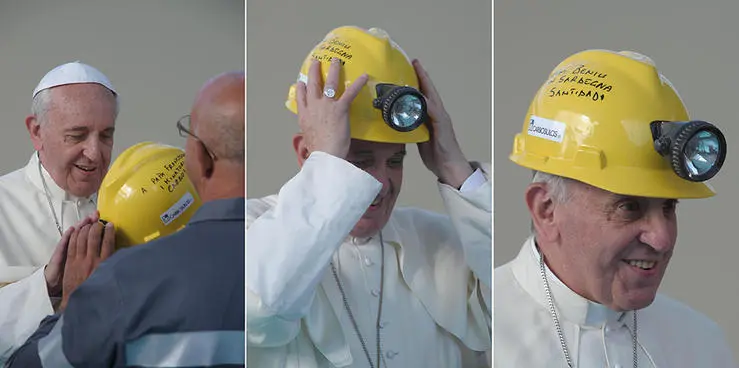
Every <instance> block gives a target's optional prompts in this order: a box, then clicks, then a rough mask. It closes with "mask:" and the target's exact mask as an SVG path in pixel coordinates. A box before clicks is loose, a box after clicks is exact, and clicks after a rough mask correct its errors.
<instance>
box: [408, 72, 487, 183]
mask: <svg viewBox="0 0 739 368" xmlns="http://www.w3.org/2000/svg"><path fill="white" fill-rule="evenodd" d="M413 67H414V68H415V69H416V74H417V75H418V82H419V85H420V89H421V93H423V94H424V96H426V103H427V109H428V115H429V121H428V122H427V123H426V125H427V126H428V129H429V131H430V134H431V139H430V140H429V141H428V142H423V143H418V153H419V154H420V155H421V159H422V160H423V163H424V165H426V168H428V169H429V170H431V172H433V173H434V175H436V177H437V178H439V180H440V181H441V182H442V183H445V184H448V185H450V186H452V187H454V188H459V187H461V186H462V184H463V183H464V182H465V180H467V178H468V177H469V176H470V175H472V173H473V172H474V170H473V168H472V166H471V165H470V163H469V161H467V158H465V156H464V153H462V149H461V148H460V147H459V143H457V138H456V137H455V135H454V128H453V127H452V119H451V118H450V117H449V114H448V113H447V111H446V110H445V109H444V105H443V104H442V102H441V97H440V96H439V93H438V92H437V91H436V87H434V84H433V83H432V82H431V78H430V77H429V75H428V73H427V72H426V70H425V69H424V68H423V67H422V66H421V63H420V62H419V61H418V60H413Z"/></svg>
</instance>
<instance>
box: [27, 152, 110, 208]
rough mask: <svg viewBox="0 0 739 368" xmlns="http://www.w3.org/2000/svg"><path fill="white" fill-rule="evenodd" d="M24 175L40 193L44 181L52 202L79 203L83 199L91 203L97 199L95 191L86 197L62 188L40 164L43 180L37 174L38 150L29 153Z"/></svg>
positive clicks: (42, 190)
mask: <svg viewBox="0 0 739 368" xmlns="http://www.w3.org/2000/svg"><path fill="white" fill-rule="evenodd" d="M25 173H26V177H28V179H29V180H30V181H31V183H33V185H35V186H36V187H37V188H38V189H39V190H40V191H41V192H42V193H44V191H45V189H44V182H46V186H47V187H48V188H49V196H51V199H52V201H53V202H62V201H74V202H77V203H81V202H84V201H91V202H93V203H95V202H96V199H97V193H93V194H92V195H90V196H88V197H77V196H75V195H72V194H70V193H68V192H67V191H65V190H64V189H62V188H61V187H60V186H59V185H58V184H57V183H56V181H54V179H53V178H52V177H51V175H50V174H49V172H48V171H47V170H46V168H45V167H44V165H41V173H42V175H43V180H44V182H42V181H41V180H42V179H41V175H39V157H38V151H34V153H33V155H31V159H30V160H29V161H28V164H27V165H26V168H25Z"/></svg>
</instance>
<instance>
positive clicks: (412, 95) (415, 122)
mask: <svg viewBox="0 0 739 368" xmlns="http://www.w3.org/2000/svg"><path fill="white" fill-rule="evenodd" d="M376 88H377V98H376V99H375V100H374V101H373V102H372V105H373V106H374V107H375V108H376V109H379V110H380V111H382V119H383V120H385V123H387V125H389V126H390V127H391V128H393V129H395V130H397V131H399V132H410V131H412V130H414V129H417V128H418V127H419V126H421V125H422V124H423V123H425V122H426V119H427V113H426V100H425V99H424V97H423V95H422V94H421V92H419V91H418V90H417V89H415V88H412V87H408V86H396V85H392V84H388V83H380V84H378V85H377V86H376Z"/></svg>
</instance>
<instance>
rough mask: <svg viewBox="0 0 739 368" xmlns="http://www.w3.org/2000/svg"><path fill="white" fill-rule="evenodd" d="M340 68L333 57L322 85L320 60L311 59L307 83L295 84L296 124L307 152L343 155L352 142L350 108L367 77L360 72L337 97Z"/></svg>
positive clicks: (342, 156)
mask: <svg viewBox="0 0 739 368" xmlns="http://www.w3.org/2000/svg"><path fill="white" fill-rule="evenodd" d="M340 70H341V62H340V61H339V60H338V59H333V60H332V62H331V66H330V68H329V72H328V76H327V78H326V81H325V84H324V82H323V78H322V75H321V63H320V62H319V61H318V60H313V62H312V64H311V66H310V69H309V71H308V82H307V85H306V84H305V83H304V82H302V81H299V82H298V83H297V86H296V87H297V88H296V92H297V105H298V124H299V125H300V129H301V130H302V132H303V135H304V139H305V141H306V143H307V146H308V150H309V151H310V152H312V151H322V152H325V153H328V154H331V155H333V156H336V157H339V158H346V155H347V154H348V152H349V145H350V142H351V138H350V134H349V108H350V106H351V103H352V101H353V100H354V98H355V97H356V96H357V94H358V93H359V91H360V90H361V89H362V87H363V86H364V85H365V84H366V83H367V79H368V78H367V75H366V74H363V75H362V76H360V77H359V78H357V79H356V80H355V81H354V82H353V83H352V84H351V85H350V86H348V87H347V88H346V91H344V93H343V94H342V95H341V97H339V98H336V96H335V95H336V94H337V93H338V90H339V85H338V84H339V73H340Z"/></svg>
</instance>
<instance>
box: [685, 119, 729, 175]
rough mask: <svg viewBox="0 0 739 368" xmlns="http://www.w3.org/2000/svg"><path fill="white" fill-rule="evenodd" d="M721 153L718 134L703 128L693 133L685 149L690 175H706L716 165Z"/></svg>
mask: <svg viewBox="0 0 739 368" xmlns="http://www.w3.org/2000/svg"><path fill="white" fill-rule="evenodd" d="M720 153H721V148H720V143H719V138H718V136H716V134H714V133H713V132H710V131H708V130H703V131H699V132H698V133H696V134H695V135H693V137H692V138H690V140H688V143H687V144H686V145H685V148H684V149H683V157H684V158H685V168H686V169H687V171H688V175H690V176H691V177H698V176H702V175H705V174H706V173H707V172H708V171H709V170H711V168H713V167H714V166H716V162H717V161H718V158H719V154H720Z"/></svg>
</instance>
